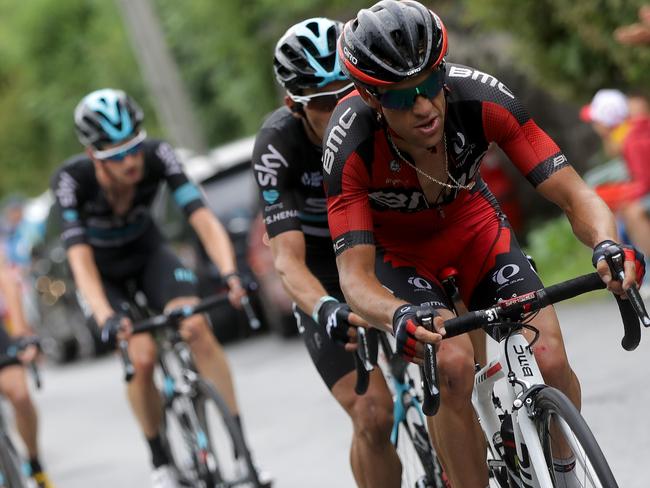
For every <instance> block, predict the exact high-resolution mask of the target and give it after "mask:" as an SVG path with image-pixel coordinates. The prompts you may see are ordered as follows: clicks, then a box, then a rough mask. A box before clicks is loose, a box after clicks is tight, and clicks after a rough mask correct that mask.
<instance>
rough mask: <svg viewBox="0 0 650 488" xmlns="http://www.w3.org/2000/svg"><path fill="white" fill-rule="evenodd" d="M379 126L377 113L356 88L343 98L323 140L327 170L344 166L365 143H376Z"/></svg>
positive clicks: (324, 163)
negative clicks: (374, 141)
mask: <svg viewBox="0 0 650 488" xmlns="http://www.w3.org/2000/svg"><path fill="white" fill-rule="evenodd" d="M379 127H380V126H379V122H378V120H377V113H376V112H375V111H374V110H373V109H372V108H371V107H370V106H368V105H367V104H366V103H365V102H364V101H363V99H362V98H361V96H360V95H359V94H358V93H357V92H356V91H355V92H352V94H350V95H348V96H347V97H346V98H344V99H343V100H341V101H340V102H339V104H338V105H337V106H336V108H335V109H334V112H333V113H332V116H331V118H330V120H329V124H328V126H327V130H326V131H325V137H324V139H323V169H324V170H325V172H326V173H327V174H330V172H331V169H332V166H338V167H339V168H340V167H341V166H342V164H343V163H344V162H345V161H346V160H347V159H348V157H350V155H351V154H353V153H358V152H359V149H360V148H361V147H362V146H367V145H372V144H373V142H372V141H373V140H374V138H375V136H376V134H377V131H378V129H379ZM363 153H364V154H365V153H366V151H363ZM337 162H338V163H339V164H336V163H337Z"/></svg>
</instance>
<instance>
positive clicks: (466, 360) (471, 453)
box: [376, 253, 488, 488]
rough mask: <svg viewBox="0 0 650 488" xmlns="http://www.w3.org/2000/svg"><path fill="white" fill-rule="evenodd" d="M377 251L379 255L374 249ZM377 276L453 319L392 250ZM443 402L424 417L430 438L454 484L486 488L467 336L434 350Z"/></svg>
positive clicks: (433, 289) (441, 297)
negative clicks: (433, 414) (432, 413)
mask: <svg viewBox="0 0 650 488" xmlns="http://www.w3.org/2000/svg"><path fill="white" fill-rule="evenodd" d="M378 255H379V253H378ZM376 270H377V277H378V278H379V280H380V281H381V282H382V284H383V285H384V286H385V287H386V288H388V289H389V290H390V291H391V292H392V293H393V294H394V295H395V296H397V297H399V298H402V299H404V300H406V301H408V302H409V303H414V304H417V305H421V304H428V305H431V306H433V307H434V308H435V309H436V310H437V311H438V312H439V313H440V314H441V315H442V317H443V318H445V319H447V318H451V317H453V313H452V312H451V311H450V305H449V304H448V303H447V299H446V298H445V294H444V292H443V291H442V289H441V288H440V285H439V284H438V283H437V282H436V281H435V280H434V279H433V278H431V277H429V276H427V277H425V276H424V274H423V273H422V272H420V271H419V270H417V269H416V268H415V267H413V266H409V265H408V263H406V262H404V261H403V260H401V259H400V258H398V257H396V256H394V255H393V254H391V255H390V256H387V257H386V258H385V259H382V260H381V262H380V260H378V264H377V268H376ZM437 362H438V374H439V383H440V385H439V386H440V394H441V404H440V409H439V410H438V413H437V414H436V415H435V416H434V417H428V418H427V422H428V425H429V430H430V436H431V440H432V442H433V444H434V446H435V448H436V452H437V453H438V456H439V457H440V459H441V462H442V464H443V466H444V468H445V472H446V474H447V476H448V477H449V480H450V482H451V485H452V486H463V487H468V488H484V487H485V486H487V484H488V475H487V467H486V464H485V456H486V451H485V443H484V439H483V434H482V433H481V429H480V426H479V424H478V420H477V418H476V414H475V413H474V409H473V408H472V404H471V394H472V387H473V384H474V381H473V380H474V351H473V348H472V343H471V341H470V339H469V337H468V336H467V335H461V336H458V337H454V338H452V339H447V340H444V341H442V343H441V344H440V347H439V348H438V350H437Z"/></svg>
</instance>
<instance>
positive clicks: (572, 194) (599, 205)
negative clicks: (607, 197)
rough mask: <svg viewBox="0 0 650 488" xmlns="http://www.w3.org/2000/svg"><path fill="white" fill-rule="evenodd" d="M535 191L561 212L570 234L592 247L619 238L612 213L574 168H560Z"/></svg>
mask: <svg viewBox="0 0 650 488" xmlns="http://www.w3.org/2000/svg"><path fill="white" fill-rule="evenodd" d="M537 190H538V191H539V192H540V193H541V194H542V195H543V196H544V197H545V198H546V199H548V200H550V201H552V202H553V203H555V204H556V205H557V206H558V207H560V208H561V209H562V210H563V211H564V213H565V214H566V216H567V218H568V219H569V222H570V223H571V227H572V228H573V233H574V234H575V235H576V237H577V238H578V239H580V240H581V241H582V242H583V243H584V244H586V245H587V246H589V247H591V248H593V247H594V246H596V244H598V243H599V242H602V241H604V240H607V239H611V240H613V241H618V234H617V232H616V222H615V220H614V216H613V215H612V212H611V211H610V210H609V208H608V207H607V205H606V204H605V202H603V201H602V199H601V198H600V197H599V196H598V195H597V194H596V192H594V191H593V190H592V189H591V188H589V187H588V186H587V184H586V183H585V182H584V181H583V180H582V178H580V176H578V174H577V173H576V172H575V170H573V168H569V167H568V168H563V169H561V170H560V171H558V172H557V173H555V174H554V175H553V176H551V177H550V178H548V179H547V180H546V181H544V182H542V183H541V184H540V185H539V186H538V187H537Z"/></svg>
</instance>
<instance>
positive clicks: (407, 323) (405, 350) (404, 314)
mask: <svg viewBox="0 0 650 488" xmlns="http://www.w3.org/2000/svg"><path fill="white" fill-rule="evenodd" d="M423 311H426V312H427V314H428V315H432V316H433V317H435V318H438V319H440V317H437V315H438V314H437V312H436V311H435V310H434V309H432V308H431V307H425V306H417V305H410V304H405V305H402V306H400V307H399V308H398V309H397V310H395V314H394V315H393V335H394V336H395V341H396V344H397V353H398V354H401V355H402V356H403V357H404V358H405V359H407V360H408V361H411V362H415V363H419V362H421V361H422V358H423V356H424V354H423V343H428V344H437V343H438V342H440V341H441V340H442V335H441V334H439V333H438V332H432V331H430V330H428V329H426V328H425V327H423V326H422V324H421V322H420V319H419V318H418V312H423ZM440 324H441V322H440V321H435V320H434V325H440Z"/></svg>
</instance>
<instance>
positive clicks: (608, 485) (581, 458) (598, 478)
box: [534, 387, 618, 488]
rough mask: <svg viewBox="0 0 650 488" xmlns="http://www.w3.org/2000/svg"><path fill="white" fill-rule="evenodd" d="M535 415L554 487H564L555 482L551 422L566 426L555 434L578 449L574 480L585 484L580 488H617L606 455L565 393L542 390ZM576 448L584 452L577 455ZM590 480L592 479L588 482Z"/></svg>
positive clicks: (536, 399)
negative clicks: (559, 434)
mask: <svg viewBox="0 0 650 488" xmlns="http://www.w3.org/2000/svg"><path fill="white" fill-rule="evenodd" d="M534 411H535V425H536V427H537V432H538V434H539V438H540V441H541V443H542V448H543V450H544V457H545V458H546V463H547V469H548V470H549V472H550V473H551V479H552V480H553V484H554V486H557V488H560V487H561V486H564V485H563V484H562V485H560V484H557V483H556V481H555V479H556V477H555V470H554V469H553V453H552V442H551V441H552V433H551V429H550V424H551V420H552V419H556V420H555V423H556V425H561V424H562V423H563V424H562V425H563V427H562V428H557V427H556V428H555V429H554V430H555V431H556V432H560V431H562V435H563V437H564V438H565V439H566V440H567V441H568V442H569V443H570V445H571V444H572V443H574V445H575V448H574V449H573V451H574V455H575V457H576V467H575V470H574V476H575V481H576V482H577V483H582V484H581V485H579V486H589V487H600V488H617V487H618V484H617V483H616V480H615V479H614V475H613V474H612V471H611V469H610V467H609V464H608V463H607V460H606V458H605V455H604V454H603V452H602V450H601V449H600V446H599V445H598V442H597V441H596V438H595V437H594V435H593V433H592V432H591V429H590V428H589V426H588V425H587V422H586V421H585V419H584V418H583V417H582V415H580V412H579V411H578V409H577V408H576V407H575V406H574V405H573V403H571V400H569V399H568V398H567V396H566V395H564V393H562V392H561V391H559V390H557V389H555V388H552V387H546V388H543V389H542V390H540V391H539V392H538V393H537V394H536V396H535V399H534ZM576 448H578V449H579V450H581V451H582V452H579V453H575V450H576ZM587 478H593V479H591V480H588V479H587ZM585 483H589V484H585Z"/></svg>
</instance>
